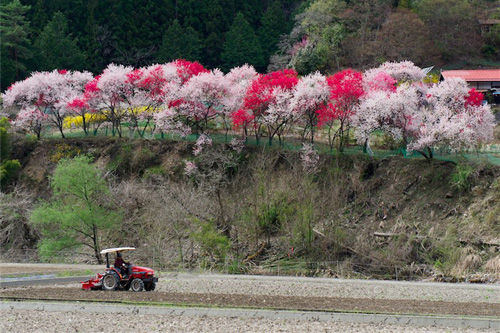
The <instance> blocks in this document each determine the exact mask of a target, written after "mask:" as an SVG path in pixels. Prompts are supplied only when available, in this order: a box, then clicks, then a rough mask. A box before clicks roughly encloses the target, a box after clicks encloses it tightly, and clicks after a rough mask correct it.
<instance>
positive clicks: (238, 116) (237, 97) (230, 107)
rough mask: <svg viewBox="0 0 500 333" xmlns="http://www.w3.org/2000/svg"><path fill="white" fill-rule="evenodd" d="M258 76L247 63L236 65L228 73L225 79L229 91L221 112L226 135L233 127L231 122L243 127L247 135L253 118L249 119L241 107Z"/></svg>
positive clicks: (223, 101)
mask: <svg viewBox="0 0 500 333" xmlns="http://www.w3.org/2000/svg"><path fill="white" fill-rule="evenodd" d="M257 77H258V74H257V72H256V71H255V68H254V67H253V66H250V65H247V64H245V65H243V66H240V67H235V68H233V69H231V71H230V72H229V73H227V74H226V76H225V79H226V81H227V85H228V87H229V93H228V94H227V95H225V96H224V98H223V100H222V104H223V109H222V110H221V112H220V113H219V116H220V117H221V119H222V122H223V124H224V128H225V129H226V136H227V133H228V131H229V129H230V128H231V123H232V124H233V125H234V126H235V127H242V128H243V132H244V136H245V137H246V136H247V131H248V125H249V124H250V123H251V121H252V120H251V119H247V116H248V114H247V113H246V112H245V111H244V110H242V109H241V108H242V107H243V101H244V99H245V95H246V92H247V90H248V87H249V86H250V85H251V84H252V82H253V80H255V79H256V78H257Z"/></svg>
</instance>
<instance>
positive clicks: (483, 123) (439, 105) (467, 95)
mask: <svg viewBox="0 0 500 333" xmlns="http://www.w3.org/2000/svg"><path fill="white" fill-rule="evenodd" d="M425 100H426V102H427V103H423V108H422V113H421V115H420V117H421V121H420V122H419V126H418V128H417V131H416V133H415V137H414V140H413V141H412V142H411V143H409V144H408V150H409V151H412V150H414V151H417V152H419V153H420V154H422V155H423V156H424V157H426V159H428V160H430V159H431V158H432V150H431V148H432V147H437V146H447V147H451V148H454V149H461V148H471V147H475V146H477V144H479V143H482V142H487V141H488V140H491V139H492V138H493V128H494V126H495V119H494V116H493V114H492V112H491V110H490V107H489V106H487V105H484V106H483V105H481V101H482V98H480V96H479V95H478V92H477V91H475V89H469V88H468V87H467V83H466V82H465V81H464V80H462V79H447V80H445V81H442V82H440V83H438V84H435V85H434V86H432V87H431V88H430V89H429V90H428V91H427V94H426V95H425Z"/></svg>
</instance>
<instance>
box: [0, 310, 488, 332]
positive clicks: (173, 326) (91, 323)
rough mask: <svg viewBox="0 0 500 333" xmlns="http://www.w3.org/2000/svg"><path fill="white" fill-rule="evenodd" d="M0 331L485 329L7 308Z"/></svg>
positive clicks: (0, 324)
mask: <svg viewBox="0 0 500 333" xmlns="http://www.w3.org/2000/svg"><path fill="white" fill-rule="evenodd" d="M0 315H1V319H0V331H1V332H23V333H24V332H223V333H227V332H381V333H382V332H384V333H386V332H410V333H413V332H438V333H439V332H485V331H482V330H472V329H457V328H437V327H429V328H422V327H418V328H417V327H409V326H400V325H397V326H396V325H387V324H359V323H346V322H315V321H301V320H270V319H257V320H256V319H243V318H216V317H186V316H170V315H139V314H135V315H127V316H124V315H119V314H106V313H79V312H45V311H26V310H7V311H1V312H0Z"/></svg>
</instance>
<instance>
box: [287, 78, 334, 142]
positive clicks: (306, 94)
mask: <svg viewBox="0 0 500 333" xmlns="http://www.w3.org/2000/svg"><path fill="white" fill-rule="evenodd" d="M329 95H330V89H329V87H328V84H327V81H326V78H325V76H323V75H321V74H320V73H319V72H315V73H312V74H309V75H306V76H304V77H302V78H301V79H300V80H299V82H298V83H297V85H296V86H295V87H294V89H293V98H292V100H291V103H290V104H291V106H290V107H291V109H292V110H293V111H294V112H295V113H296V117H297V118H301V120H302V121H301V124H302V125H303V127H304V131H303V135H302V137H303V138H305V137H306V135H307V133H308V132H309V133H311V143H314V135H315V132H316V127H317V126H318V124H319V115H320V111H321V110H323V109H324V108H325V107H326V105H327V103H328V100H329Z"/></svg>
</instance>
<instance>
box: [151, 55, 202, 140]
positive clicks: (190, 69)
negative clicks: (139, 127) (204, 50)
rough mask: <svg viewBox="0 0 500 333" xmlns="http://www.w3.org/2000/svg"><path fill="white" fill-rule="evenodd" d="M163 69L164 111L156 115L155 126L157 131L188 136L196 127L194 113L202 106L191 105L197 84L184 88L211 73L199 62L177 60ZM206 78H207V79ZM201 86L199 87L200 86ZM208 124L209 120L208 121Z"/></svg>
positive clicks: (162, 94)
mask: <svg viewBox="0 0 500 333" xmlns="http://www.w3.org/2000/svg"><path fill="white" fill-rule="evenodd" d="M161 66H162V67H163V80H164V81H163V83H162V85H161V87H162V90H161V96H162V99H161V102H162V110H160V111H159V112H158V113H155V114H154V120H155V126H156V128H157V130H159V131H161V132H162V133H163V131H173V132H176V133H179V134H180V135H181V136H186V135H188V134H189V133H191V131H192V128H191V125H193V124H194V126H195V127H196V121H195V122H194V123H193V122H192V120H193V119H194V118H195V115H194V112H196V111H199V110H200V109H199V108H198V109H196V106H198V107H200V104H197V105H194V104H196V102H197V101H195V103H191V101H192V100H190V99H189V97H188V95H191V96H192V93H193V89H194V86H195V84H194V83H193V84H191V87H190V88H184V86H185V85H187V84H188V82H189V81H190V80H191V79H192V78H193V77H196V76H198V75H199V74H209V73H210V71H208V70H207V69H205V68H204V67H203V66H202V65H201V64H199V63H198V62H190V61H186V60H182V59H180V60H175V61H173V62H170V63H168V64H166V65H161ZM205 78H206V77H205ZM198 86H199V85H198ZM207 122H208V119H207Z"/></svg>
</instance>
